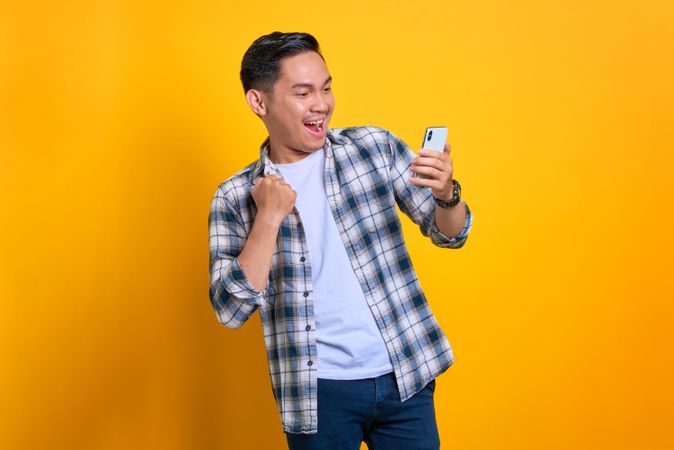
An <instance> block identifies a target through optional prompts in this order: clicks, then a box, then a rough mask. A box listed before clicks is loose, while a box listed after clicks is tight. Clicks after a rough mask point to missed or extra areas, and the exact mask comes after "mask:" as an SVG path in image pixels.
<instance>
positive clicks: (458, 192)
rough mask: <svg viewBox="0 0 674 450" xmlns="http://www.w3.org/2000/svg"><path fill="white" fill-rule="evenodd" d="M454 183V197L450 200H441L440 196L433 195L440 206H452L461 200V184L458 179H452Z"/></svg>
mask: <svg viewBox="0 0 674 450" xmlns="http://www.w3.org/2000/svg"><path fill="white" fill-rule="evenodd" d="M452 182H453V183H454V189H452V198H450V199H449V200H440V199H439V198H436V197H433V200H435V204H436V205H438V206H439V207H440V208H451V207H452V206H456V205H457V204H458V203H459V202H460V201H461V185H460V184H459V182H458V181H457V180H452Z"/></svg>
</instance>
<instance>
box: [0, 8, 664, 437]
mask: <svg viewBox="0 0 674 450" xmlns="http://www.w3.org/2000/svg"><path fill="white" fill-rule="evenodd" d="M673 23H674V6H672V3H671V2H667V1H645V2H636V1H633V2H615V1H591V2H586V1H559V0H557V1H549V2H540V1H531V0H528V1H524V0H522V1H512V2H502V1H494V0H491V1H477V2H443V1H431V2H427V3H424V4H416V3H414V2H404V3H402V2H401V3H391V2H353V1H349V2H334V3H325V2H323V3H320V2H319V3H311V2H291V3H288V2H277V1H258V2H240V3H238V4H232V3H229V2H224V1H203V0H193V1H190V2H182V3H181V2H159V1H129V0H127V1H107V2H105V1H101V2H91V1H82V0H80V1H67V2H44V1H27V2H18V1H14V2H6V1H2V3H0V208H1V209H0V226H1V229H0V298H1V302H0V307H1V310H0V356H1V361H2V366H0V369H1V370H0V448H3V449H12V450H13V449H16V450H19V449H21V450H23V449H26V450H28V449H30V450H37V449H87V450H88V449H96V450H99V449H100V450H108V449H132V450H135V449H162V450H163V449H166V450H172V449H188V450H191V449H195V450H202V449H203V450H211V449H213V450H214V449H277V448H285V447H284V446H285V437H284V435H283V433H282V429H281V424H280V418H279V416H278V413H277V410H276V404H275V403H274V400H273V395H272V392H271V387H270V384H269V377H268V373H267V366H266V359H265V358H266V357H265V352H264V345H263V339H262V332H261V326H260V319H259V316H258V315H257V314H256V315H255V316H254V317H253V318H252V319H251V320H250V321H249V322H248V323H246V324H245V325H244V327H243V328H241V329H240V330H236V331H232V330H229V329H227V328H224V327H222V326H220V325H219V324H218V323H217V320H216V317H215V314H214V312H213V310H212V309H211V306H210V302H209V299H208V281H209V280H208V230H207V219H208V210H209V205H210V200H211V196H212V195H213V192H214V190H215V188H216V186H217V185H218V184H219V183H220V182H221V181H222V180H224V179H225V178H227V177H229V176H230V175H232V174H233V173H234V172H235V171H237V170H238V169H240V168H241V167H243V166H244V165H245V164H248V163H249V162H251V161H253V160H254V159H256V158H257V155H258V146H259V144H260V143H261V142H262V140H263V139H264V138H265V137H266V133H265V129H264V127H263V125H262V123H261V122H260V121H259V120H258V119H257V117H255V115H254V114H253V113H252V112H250V110H249V109H248V107H247V105H246V103H245V100H244V97H243V92H242V88H241V85H240V83H239V80H238V71H239V67H240V61H241V57H242V55H243V53H244V51H245V50H246V48H247V47H248V45H249V44H250V43H251V42H252V41H253V40H254V39H255V38H257V37H258V36H260V35H262V34H266V33H268V32H271V31H273V30H281V31H309V32H311V33H313V34H314V35H315V36H316V37H317V38H318V40H319V42H320V43H321V46H322V48H323V50H324V56H325V58H326V60H327V63H328V67H329V69H330V71H331V74H332V75H333V77H334V84H333V88H334V93H335V98H336V110H335V114H334V116H333V121H332V123H331V125H332V126H334V127H340V126H354V125H378V126H382V127H385V128H388V129H390V130H391V131H393V132H394V133H396V134H397V135H399V136H400V137H402V138H403V139H404V140H405V141H406V142H407V143H408V144H409V145H410V146H412V147H413V148H417V147H418V146H419V144H420V141H421V138H422V134H423V130H424V128H425V127H426V126H429V125H443V124H445V125H447V126H448V127H449V139H448V140H449V142H450V143H451V144H452V148H453V150H452V156H453V159H454V168H455V176H456V178H457V179H458V180H460V181H461V183H462V185H463V188H464V190H463V194H464V198H465V199H466V200H467V201H468V202H469V204H470V206H471V208H472V210H473V211H474V213H475V223H474V228H473V231H472V234H471V237H470V238H469V240H468V242H467V244H466V246H465V247H464V248H462V249H461V250H458V251H451V250H443V249H439V248H435V247H433V246H432V245H431V243H430V241H428V240H426V239H425V238H423V237H422V236H421V234H420V233H419V232H418V229H417V228H416V227H414V226H413V225H412V224H411V223H410V222H409V221H408V220H406V222H405V232H406V238H407V240H408V243H409V247H410V251H411V254H412V257H413V261H414V264H415V268H416V269H417V272H418V274H419V276H420V278H421V282H422V285H423V287H424V289H425V290H426V292H427V295H428V298H429V301H430V303H431V307H432V308H433V311H434V313H435V314H436V316H437V318H438V320H439V321H440V324H441V326H442V327H443V329H444V330H445V332H446V334H447V335H448V337H449V339H450V342H451V343H452V345H453V347H454V352H455V357H456V362H455V364H454V366H453V367H452V368H450V369H449V371H447V372H446V373H445V374H443V375H442V376H441V377H439V378H438V384H437V390H436V408H437V419H438V424H439V427H440V438H441V442H442V445H443V448H447V449H465V450H478V449H518V450H525V449H616V450H617V449H639V450H641V449H672V448H674V435H673V434H672V433H671V429H669V430H668V428H670V427H671V425H672V423H673V422H674V387H673V386H674V384H673V383H672V379H673V378H674V376H673V375H674V374H673V370H672V369H673V368H674V351H672V345H673V344H674V339H673V338H674V323H673V322H674V320H673V319H674V306H672V298H674V295H673V294H674V289H673V282H672V251H673V250H674V245H673V238H672V231H673V230H674V226H673V225H674V223H673V216H674V214H673V211H672V203H673V201H672V200H673V199H672V194H673V193H674V189H673V188H672V185H671V180H672V175H674V174H673V173H672V172H673V170H672V166H673V164H674V157H673V156H672V152H673V151H674V146H673V144H674V136H673V130H674V120H673V119H674V114H673V109H672V102H673V101H674V88H673V86H672V80H674V70H673V69H674V65H673V58H672V54H674V51H673V50H674V49H673V48H672V47H673V45H672V44H673V43H674V36H673V35H674V31H673V30H674V27H673V26H672V24H673Z"/></svg>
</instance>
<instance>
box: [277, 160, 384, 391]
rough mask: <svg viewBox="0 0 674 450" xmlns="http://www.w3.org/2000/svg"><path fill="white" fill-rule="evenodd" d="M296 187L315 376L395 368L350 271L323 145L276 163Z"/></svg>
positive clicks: (337, 376) (376, 372)
mask: <svg viewBox="0 0 674 450" xmlns="http://www.w3.org/2000/svg"><path fill="white" fill-rule="evenodd" d="M275 166H276V167H277V168H278V169H279V171H280V172H281V174H282V175H283V178H284V179H285V181H286V182H287V183H288V184H290V185H291V186H292V188H293V189H294V190H295V191H296V192H297V200H296V202H295V207H296V208H297V210H298V211H299V213H300V218H301V221H302V225H303V227H304V230H305V233H306V236H307V244H308V246H309V261H310V262H311V278H312V282H313V286H314V317H315V321H316V345H317V353H318V364H317V365H318V377H319V378H330V379H340V380H352V379H361V378H370V377H376V376H379V375H383V374H385V373H388V372H391V371H393V366H392V364H391V360H390V357H389V354H388V350H387V349H386V345H385V344H384V340H383V338H382V335H381V332H380V331H379V328H378V327H377V324H376V323H375V321H374V317H373V315H372V312H371V311H370V307H369V306H368V304H367V301H366V300H365V295H364V294H363V290H362V289H361V287H360V284H359V282H358V279H357V278H356V275H355V273H354V271H353V267H352V266H351V262H350V261H349V257H348V255H347V253H346V249H345V248H344V242H343V241H342V238H341V236H340V235H339V231H338V230H337V225H336V224H335V219H334V218H333V216H332V212H331V211H330V206H329V204H328V197H327V194H326V191H325V183H324V172H325V151H324V150H323V149H320V150H317V151H315V152H313V153H311V154H310V155H308V156H306V157H304V158H303V159H302V160H300V161H297V162H294V163H290V164H275Z"/></svg>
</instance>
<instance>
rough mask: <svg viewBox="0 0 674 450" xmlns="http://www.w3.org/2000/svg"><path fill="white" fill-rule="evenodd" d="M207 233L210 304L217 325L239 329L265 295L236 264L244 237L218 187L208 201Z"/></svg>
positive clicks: (237, 218) (239, 223)
mask: <svg viewBox="0 0 674 450" xmlns="http://www.w3.org/2000/svg"><path fill="white" fill-rule="evenodd" d="M208 230H209V247H210V258H209V271H210V289H209V297H210V299H211V304H212V306H213V308H214V309H215V312H216V314H217V316H218V320H219V321H220V323H222V324H223V325H225V326H227V327H230V328H238V327H240V326H241V325H243V323H244V322H245V321H246V320H248V318H249V317H250V316H251V315H252V314H253V313H254V312H255V310H256V309H257V308H258V307H259V306H262V305H263V304H264V301H265V292H264V291H258V290H256V289H255V287H253V285H252V284H251V283H250V281H249V280H248V278H247V277H246V274H245V273H244V271H243V269H242V268H241V265H240V264H239V259H238V255H239V254H240V253H241V249H242V248H243V245H244V244H245V242H246V233H245V229H244V226H243V224H242V223H241V221H240V219H239V215H238V214H237V213H236V211H235V210H234V208H233V207H232V206H231V204H230V203H229V202H228V201H227V199H226V198H225V196H224V194H223V192H222V190H221V188H220V187H219V188H218V190H217V191H216V193H215V195H214V196H213V200H212V201H211V209H210V213H209V216H208Z"/></svg>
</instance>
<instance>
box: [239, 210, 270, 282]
mask: <svg viewBox="0 0 674 450" xmlns="http://www.w3.org/2000/svg"><path fill="white" fill-rule="evenodd" d="M279 227H280V224H278V223H276V222H274V221H272V220H267V219H266V218H265V217H263V216H260V215H258V216H257V217H256V218H255V222H254V223H253V227H252V228H251V230H250V234H249V235H248V239H246V243H245V244H244V245H243V248H242V249H241V253H240V254H239V265H240V266H241V269H242V270H243V272H244V273H245V274H246V278H248V281H250V283H251V284H252V285H253V287H254V288H255V289H257V290H258V291H263V290H264V289H266V288H267V282H268V280H269V270H270V269H271V259H272V256H273V255H274V249H275V245H276V237H277V236H278V230H279Z"/></svg>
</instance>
